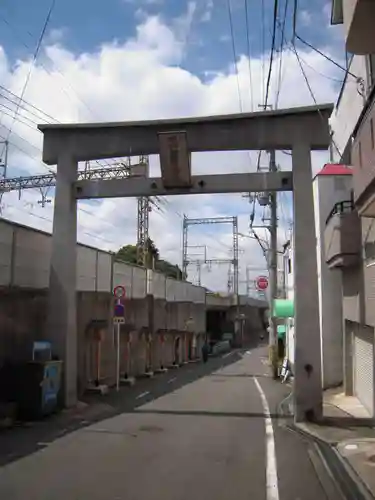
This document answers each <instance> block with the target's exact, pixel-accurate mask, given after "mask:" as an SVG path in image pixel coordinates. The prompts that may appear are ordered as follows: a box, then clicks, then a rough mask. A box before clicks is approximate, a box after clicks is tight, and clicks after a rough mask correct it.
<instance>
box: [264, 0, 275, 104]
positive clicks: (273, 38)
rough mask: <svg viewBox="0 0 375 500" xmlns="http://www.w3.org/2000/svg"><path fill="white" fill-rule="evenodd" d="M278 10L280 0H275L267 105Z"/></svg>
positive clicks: (265, 101)
mask: <svg viewBox="0 0 375 500" xmlns="http://www.w3.org/2000/svg"><path fill="white" fill-rule="evenodd" d="M277 12H278V0H274V8H273V27H272V41H271V52H270V63H269V67H268V75H267V83H266V96H265V100H264V106H265V107H267V104H268V95H269V90H270V83H271V75H272V65H273V56H274V51H275V40H276V26H277Z"/></svg>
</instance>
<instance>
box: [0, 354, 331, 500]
mask: <svg viewBox="0 0 375 500" xmlns="http://www.w3.org/2000/svg"><path fill="white" fill-rule="evenodd" d="M262 355H263V356H264V355H265V351H264V350H262V349H253V350H252V351H251V352H250V351H249V352H244V353H233V354H231V355H229V356H226V357H225V358H220V359H215V360H210V361H209V363H208V364H207V365H203V364H198V365H189V366H188V367H187V368H186V369H185V368H183V369H181V370H176V371H170V372H168V373H166V374H164V375H163V376H161V377H160V378H159V379H156V380H153V381H144V382H142V383H141V384H137V386H135V387H134V388H132V389H131V390H127V392H126V397H125V398H124V397H122V398H121V397H120V396H119V395H115V396H111V397H110V398H109V399H108V400H107V405H108V406H109V407H110V408H112V411H113V415H114V416H111V417H110V418H107V419H105V420H101V418H96V419H95V420H97V421H96V422H94V423H93V424H91V425H87V422H86V424H85V425H81V426H78V428H77V429H76V430H74V431H72V432H70V431H69V432H67V430H65V431H66V432H64V435H63V436H62V437H60V438H58V439H56V437H57V436H56V435H55V434H50V435H49V438H48V437H46V439H47V441H45V442H44V443H43V444H42V446H41V447H40V449H38V451H36V452H34V453H30V454H28V455H27V454H26V452H25V453H23V454H24V455H25V456H23V457H22V458H19V459H17V460H15V459H13V461H9V463H7V464H5V465H3V467H1V468H0V498H12V500H21V499H22V500H24V499H25V498H27V499H28V500H34V499H35V500H51V499H54V500H60V499H61V500H66V499H69V500H115V499H116V500H120V499H126V500H145V499H147V500H188V499H189V500H190V499H194V500H200V499H202V500H229V499H231V498H234V499H236V500H245V499H246V500H249V499H251V500H310V499H311V500H316V499H317V498H318V499H324V498H326V495H325V492H324V490H323V488H322V486H321V478H318V475H317V473H316V469H315V468H314V466H313V463H312V461H311V458H310V451H311V450H309V443H307V442H306V441H303V440H302V438H301V437H300V436H299V435H298V434H295V433H292V432H290V431H289V430H287V429H286V428H285V427H284V426H283V425H281V422H280V420H279V419H277V417H276V409H277V407H278V404H279V402H280V401H281V399H282V398H283V397H284V396H285V394H286V393H287V391H288V389H287V387H286V386H283V385H281V384H280V383H278V382H275V381H273V380H272V379H270V378H269V377H268V374H267V367H266V366H265V364H264V359H263V360H262ZM111 398H112V399H111ZM115 413H116V415H115ZM70 430H71V429H70ZM25 432H27V431H25ZM46 436H48V435H46ZM48 439H49V440H48ZM39 444H40V443H39ZM0 449H1V439H0Z"/></svg>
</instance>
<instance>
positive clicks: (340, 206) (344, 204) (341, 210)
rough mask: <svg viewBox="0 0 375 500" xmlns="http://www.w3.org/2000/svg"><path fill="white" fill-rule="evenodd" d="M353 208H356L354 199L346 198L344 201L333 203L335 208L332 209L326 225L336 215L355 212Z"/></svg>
mask: <svg viewBox="0 0 375 500" xmlns="http://www.w3.org/2000/svg"><path fill="white" fill-rule="evenodd" d="M353 210H354V201H353V200H344V201H339V202H338V203H335V204H334V205H333V208H332V210H331V211H330V213H329V215H328V217H327V219H326V225H327V224H328V222H329V221H330V220H331V219H332V217H333V216H334V215H339V214H345V213H350V212H353Z"/></svg>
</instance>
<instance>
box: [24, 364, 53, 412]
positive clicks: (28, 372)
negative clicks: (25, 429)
mask: <svg viewBox="0 0 375 500" xmlns="http://www.w3.org/2000/svg"><path fill="white" fill-rule="evenodd" d="M16 369H17V374H16V378H17V383H16V386H17V389H16V391H17V394H16V400H17V403H18V410H19V416H20V417H21V418H23V419H37V418H42V417H44V416H46V415H49V414H51V413H53V412H55V411H56V410H57V409H58V397H59V391H60V387H61V372H62V361H29V362H27V363H23V364H22V365H20V366H18V367H17V368H16Z"/></svg>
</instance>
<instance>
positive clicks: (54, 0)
mask: <svg viewBox="0 0 375 500" xmlns="http://www.w3.org/2000/svg"><path fill="white" fill-rule="evenodd" d="M55 5H56V0H52V2H51V5H50V8H49V10H48V13H47V17H46V19H45V21H44V24H43V28H42V31H41V33H40V36H39V40H38V43H37V45H36V48H35V52H34V56H33V60H32V62H31V65H30V68H29V71H28V73H27V76H26V80H25V83H24V85H23V88H22V92H21V96H20V100H22V99H23V96H24V95H25V92H26V89H27V85H28V83H29V81H30V77H31V73H32V70H33V68H34V66H35V63H36V60H37V58H38V55H39V51H40V47H41V45H42V42H43V39H44V36H45V33H46V29H47V26H48V24H49V22H50V19H51V15H52V12H53V10H54V8H55ZM18 109H19V108H18V104H17V107H16V111H15V114H14V117H13V121H12V123H11V125H10V129H9V133H8V139H9V136H10V134H11V133H12V128H13V125H14V122H15V118H16V116H17V114H18Z"/></svg>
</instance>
